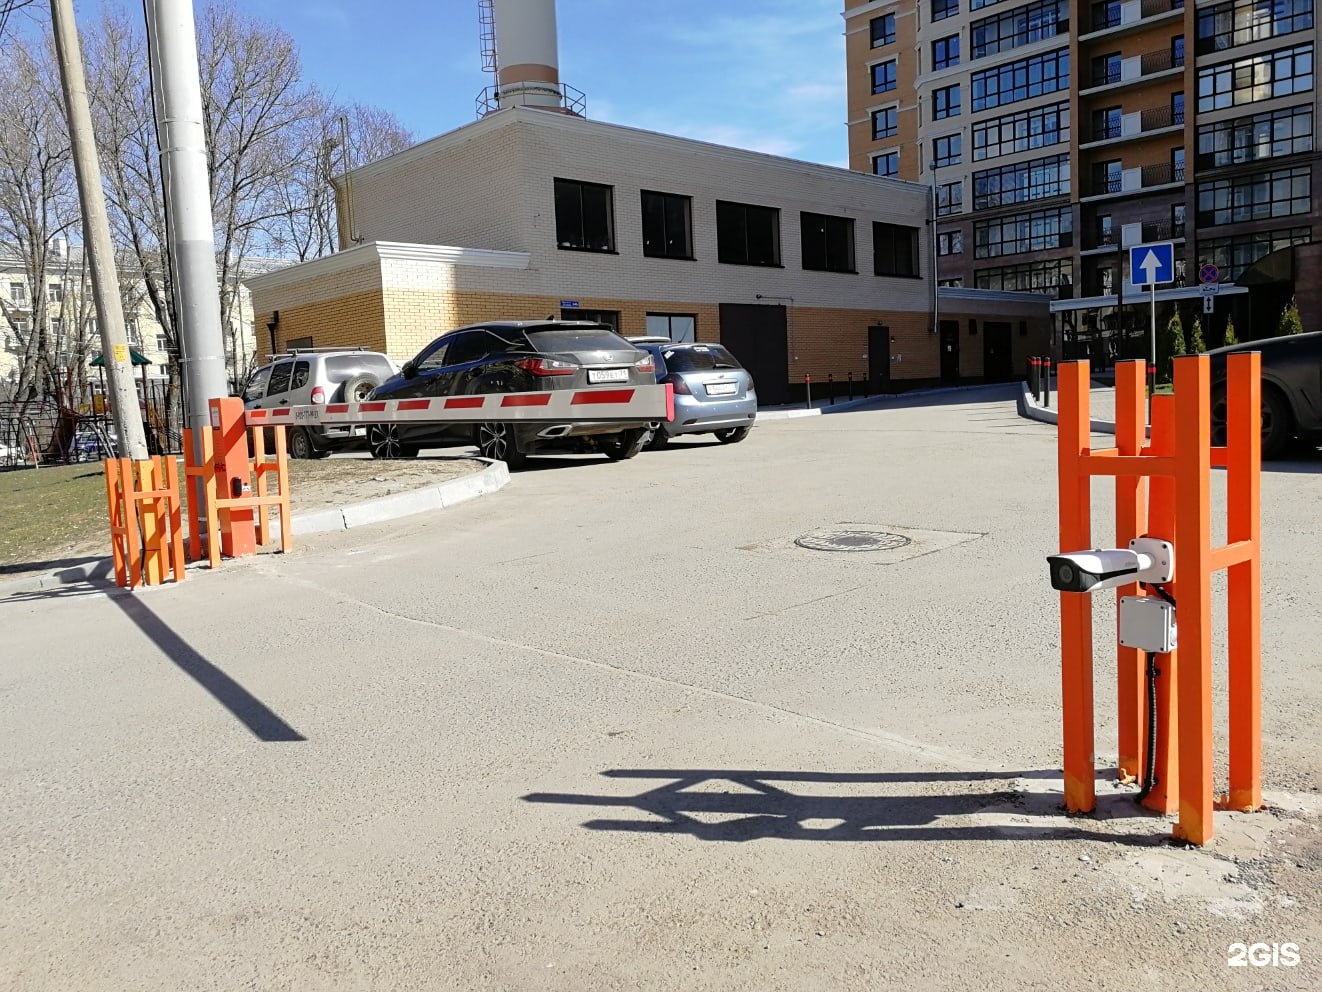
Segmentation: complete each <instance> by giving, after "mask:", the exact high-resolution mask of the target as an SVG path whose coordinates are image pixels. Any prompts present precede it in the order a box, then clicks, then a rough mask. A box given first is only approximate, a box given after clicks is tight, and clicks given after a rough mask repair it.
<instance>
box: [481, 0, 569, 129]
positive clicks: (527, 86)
mask: <svg viewBox="0 0 1322 992" xmlns="http://www.w3.org/2000/svg"><path fill="white" fill-rule="evenodd" d="M493 6H494V7H495V15H496V17H495V20H496V59H497V66H498V69H497V74H496V79H497V81H498V84H499V87H498V88H499V93H500V96H499V99H500V109H502V110H504V109H505V108H506V107H544V108H546V109H548V110H565V109H566V107H565V101H564V92H563V90H562V89H561V87H560V54H559V44H558V41H557V38H556V28H555V0H494V3H493Z"/></svg>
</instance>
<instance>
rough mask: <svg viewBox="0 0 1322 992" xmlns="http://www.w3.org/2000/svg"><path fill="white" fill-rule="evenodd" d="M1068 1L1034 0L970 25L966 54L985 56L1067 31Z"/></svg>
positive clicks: (976, 56)
mask: <svg viewBox="0 0 1322 992" xmlns="http://www.w3.org/2000/svg"><path fill="white" fill-rule="evenodd" d="M1069 26H1070V10H1069V3H1068V0H1035V2H1034V3H1029V4H1024V5H1023V6H1021V7H1016V8H1014V9H1013V10H1007V11H1004V12H1003V13H999V14H993V15H992V16H990V17H983V18H980V19H979V20H976V21H974V22H973V23H972V24H971V25H969V57H970V58H971V59H980V58H986V57H987V56H989V55H996V54H998V53H1000V52H1008V51H1012V50H1013V49H1016V48H1020V47H1022V46H1024V45H1031V44H1032V43H1033V42H1036V41H1043V40H1045V39H1047V38H1055V37H1056V36H1058V35H1062V34H1065V33H1067V32H1068V31H1069Z"/></svg>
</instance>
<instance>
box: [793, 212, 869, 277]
mask: <svg viewBox="0 0 1322 992" xmlns="http://www.w3.org/2000/svg"><path fill="white" fill-rule="evenodd" d="M799 240H800V244H801V247H802V250H803V254H802V256H801V259H800V264H801V265H802V266H803V268H804V270H805V271H808V272H838V273H844V274H848V275H857V274H858V268H857V267H856V263H855V259H854V254H855V248H854V218H852V217H838V216H832V215H831V214H817V213H809V212H808V211H806V210H805V211H800V213H799Z"/></svg>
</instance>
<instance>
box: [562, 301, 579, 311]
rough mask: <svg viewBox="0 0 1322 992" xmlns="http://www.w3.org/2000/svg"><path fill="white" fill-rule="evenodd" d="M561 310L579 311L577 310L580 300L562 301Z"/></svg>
mask: <svg viewBox="0 0 1322 992" xmlns="http://www.w3.org/2000/svg"><path fill="white" fill-rule="evenodd" d="M560 309H561V310H577V309H578V300H561V301H560Z"/></svg>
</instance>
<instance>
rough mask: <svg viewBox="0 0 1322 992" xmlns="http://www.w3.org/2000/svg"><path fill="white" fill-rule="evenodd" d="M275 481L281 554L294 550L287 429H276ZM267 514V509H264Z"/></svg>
mask: <svg viewBox="0 0 1322 992" xmlns="http://www.w3.org/2000/svg"><path fill="white" fill-rule="evenodd" d="M275 464H276V470H275V480H276V484H277V485H278V486H279V487H280V503H279V508H280V553H281V554H288V553H289V552H290V551H293V550H294V525H293V522H292V520H291V515H290V512H289V497H290V492H289V451H288V450H287V449H286V447H285V428H284V427H277V428H276V429H275ZM262 512H263V513H265V512H266V508H265V507H263V508H262Z"/></svg>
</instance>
